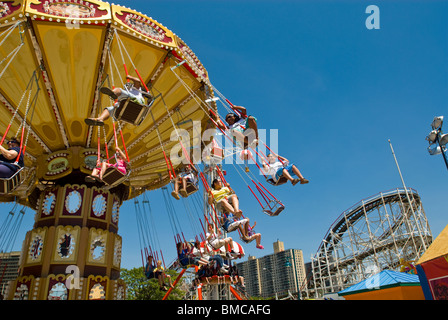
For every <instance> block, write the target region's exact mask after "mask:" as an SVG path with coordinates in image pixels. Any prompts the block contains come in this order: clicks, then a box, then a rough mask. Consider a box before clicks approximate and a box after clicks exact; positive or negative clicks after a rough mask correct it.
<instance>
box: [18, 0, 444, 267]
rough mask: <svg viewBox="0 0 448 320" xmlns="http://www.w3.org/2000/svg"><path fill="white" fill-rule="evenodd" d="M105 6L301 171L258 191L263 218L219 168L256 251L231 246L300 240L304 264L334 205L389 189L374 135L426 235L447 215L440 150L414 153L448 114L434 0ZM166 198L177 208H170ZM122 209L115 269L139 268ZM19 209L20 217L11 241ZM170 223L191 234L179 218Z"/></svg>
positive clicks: (165, 237)
mask: <svg viewBox="0 0 448 320" xmlns="http://www.w3.org/2000/svg"><path fill="white" fill-rule="evenodd" d="M116 3H119V4H121V5H124V6H127V7H131V8H133V9H136V10H137V11H140V12H142V13H144V14H146V15H148V16H150V17H152V18H154V19H155V20H157V21H159V22H161V23H162V24H163V25H165V26H166V27H167V28H169V29H170V30H172V31H173V32H174V33H176V34H177V35H179V36H180V37H181V38H182V39H183V40H184V41H185V42H186V43H187V44H188V45H189V46H190V48H191V49H192V50H193V52H195V54H196V55H197V56H198V58H199V59H200V61H201V62H202V63H203V64H204V66H205V68H206V69H207V71H208V73H209V77H210V79H211V82H212V84H213V85H214V86H215V87H216V88H217V89H218V90H219V91H220V92H221V93H223V94H224V95H225V96H226V97H227V98H229V99H230V100H231V101H232V102H234V103H235V104H238V105H243V106H245V107H246V108H247V109H248V110H249V113H251V114H254V115H255V116H256V117H257V118H258V123H259V127H260V128H263V129H278V130H279V152H280V154H281V155H283V156H285V157H287V158H288V159H290V160H291V161H292V162H294V163H296V164H297V165H298V167H299V168H300V170H301V171H302V173H303V174H304V175H305V176H306V177H307V178H308V179H309V180H310V183H309V184H308V185H296V186H295V187H292V186H291V185H287V186H286V185H285V186H281V187H277V188H276V189H272V188H271V189H270V190H273V191H274V193H275V195H276V196H277V197H278V198H279V199H280V200H282V201H283V202H284V203H285V205H286V207H287V208H286V209H285V211H284V212H283V213H282V214H281V215H280V216H278V217H268V216H266V215H265V214H263V213H262V212H261V210H260V207H259V205H258V203H257V202H256V200H255V198H254V197H253V196H252V195H251V193H250V191H249V190H248V188H247V186H246V184H245V182H244V181H243V180H242V179H241V178H240V177H239V175H238V174H237V173H236V172H235V170H234V168H233V166H228V167H226V169H227V172H228V176H227V177H228V180H229V182H230V183H231V184H232V186H233V187H234V189H235V190H236V192H237V193H238V195H239V197H240V201H241V208H242V209H243V210H244V213H245V215H246V216H248V217H250V218H251V220H252V221H254V220H256V221H257V228H256V229H257V231H258V232H260V233H262V243H263V245H264V246H265V250H258V249H255V245H254V244H253V243H252V244H248V245H246V244H244V248H245V250H246V255H249V254H250V255H255V256H257V257H261V256H263V255H266V254H271V253H272V252H273V248H272V243H273V242H275V241H276V240H277V239H279V240H280V241H283V242H284V244H285V247H286V248H294V249H302V250H303V253H304V258H305V262H308V261H310V256H311V255H314V254H315V252H316V251H317V248H318V246H319V244H320V242H321V240H322V238H323V237H324V235H325V234H326V232H327V230H328V228H329V227H330V225H331V224H332V223H333V222H334V221H335V219H336V218H337V217H338V216H339V215H340V214H341V213H342V212H343V211H344V210H345V209H347V208H349V207H350V206H352V205H353V204H355V203H357V202H358V201H360V200H362V199H363V198H366V197H369V196H371V195H374V194H377V193H379V192H381V191H387V190H390V189H394V188H399V187H402V183H401V180H400V176H399V174H398V171H397V168H396V165H395V161H394V159H393V156H392V153H391V150H390V146H389V143H388V139H390V140H391V142H392V144H393V147H394V151H395V154H396V156H397V158H398V162H399V165H400V169H401V171H402V173H403V176H404V180H405V183H406V185H407V186H408V187H412V188H414V189H416V190H417V191H418V192H419V194H420V196H421V198H422V201H423V207H424V210H425V212H426V215H427V217H428V220H429V224H430V227H431V231H432V233H433V236H434V237H436V236H437V235H438V234H439V233H440V231H441V230H442V229H443V228H444V227H445V226H446V225H447V224H448V215H447V209H446V204H445V202H446V192H447V187H448V170H447V169H446V167H445V164H444V162H443V159H442V157H441V155H439V156H430V155H429V154H428V152H427V150H426V148H427V146H428V143H427V141H426V140H425V137H426V135H427V134H428V133H429V131H430V130H431V128H430V123H431V121H432V119H433V118H434V117H435V116H439V115H444V116H445V117H446V119H447V122H448V108H447V102H448V24H447V23H446V12H448V2H447V1H390V0H388V1H371V2H366V1H320V0H313V1H282V0H275V1H274V0H272V1H260V0H258V1H248V0H240V1H229V0H226V1H224V0H223V1H221V0H219V1H216V0H214V1H167V0H164V1H137V0H129V1H125V0H121V1H116ZM370 4H374V5H377V6H378V7H379V9H380V29H379V30H368V29H367V28H366V26H365V20H366V19H367V17H368V14H366V13H365V10H366V7H367V6H368V5H370ZM224 112H225V111H224V110H220V113H224ZM445 127H446V132H448V123H446V124H445ZM252 169H255V167H254V166H252ZM148 197H149V199H150V201H151V205H152V209H153V214H155V215H156V217H157V219H158V225H159V226H160V228H159V229H158V238H159V240H160V242H161V243H162V249H163V252H164V256H165V260H166V261H171V260H172V259H173V258H174V256H175V246H174V240H173V234H172V231H171V227H170V223H169V220H168V218H167V214H166V209H165V206H164V202H163V198H162V195H161V193H160V191H153V192H149V193H148ZM175 204H176V208H177V209H178V211H177V214H178V216H179V217H180V218H182V217H185V216H186V214H185V210H184V206H183V205H182V203H181V202H180V201H179V202H176V203H175ZM133 208H134V204H133V201H128V202H127V203H125V204H124V205H123V206H122V208H121V211H120V225H119V227H120V230H119V234H120V235H121V236H122V237H123V241H124V246H123V258H122V266H123V267H125V268H130V267H134V266H140V265H141V263H140V261H141V260H140V253H139V242H138V236H137V235H138V233H137V225H136V221H135V213H134V210H133ZM28 211H29V210H28ZM29 212H30V211H29ZM32 218H33V217H32V215H31V214H29V213H27V221H25V222H24V224H23V226H22V230H21V231H22V232H21V235H19V237H18V240H17V245H16V246H17V249H20V247H21V241H22V239H23V236H24V233H25V232H26V231H27V230H29V229H31V228H32ZM183 231H184V233H185V236H186V238H193V237H194V234H193V233H192V232H191V228H190V224H189V222H188V221H187V222H185V229H183Z"/></svg>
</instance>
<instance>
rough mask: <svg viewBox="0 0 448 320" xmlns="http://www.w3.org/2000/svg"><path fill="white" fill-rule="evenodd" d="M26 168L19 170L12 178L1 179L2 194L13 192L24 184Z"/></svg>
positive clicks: (0, 190)
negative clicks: (23, 174)
mask: <svg viewBox="0 0 448 320" xmlns="http://www.w3.org/2000/svg"><path fill="white" fill-rule="evenodd" d="M23 168H24V167H21V168H19V170H17V171H16V172H15V173H14V174H13V175H12V176H11V177H9V178H2V179H0V194H7V193H11V192H13V191H14V190H15V189H17V187H19V186H20V185H21V183H22V171H23Z"/></svg>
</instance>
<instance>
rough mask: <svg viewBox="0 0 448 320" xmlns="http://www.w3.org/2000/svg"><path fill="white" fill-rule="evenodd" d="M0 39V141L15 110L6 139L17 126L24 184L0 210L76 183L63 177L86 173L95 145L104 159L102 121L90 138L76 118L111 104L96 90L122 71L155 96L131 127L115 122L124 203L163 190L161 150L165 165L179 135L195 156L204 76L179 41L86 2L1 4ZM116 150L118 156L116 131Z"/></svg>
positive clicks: (117, 9)
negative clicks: (122, 157) (125, 166)
mask: <svg viewBox="0 0 448 320" xmlns="http://www.w3.org/2000/svg"><path fill="white" fill-rule="evenodd" d="M0 34H1V37H0V41H3V39H5V40H4V43H3V44H2V45H1V47H0V61H4V62H3V63H2V64H0V75H1V77H0V115H1V117H0V135H4V133H5V132H6V129H7V127H8V124H9V123H10V122H11V120H12V119H13V114H14V113H15V111H16V110H17V116H16V117H15V118H14V120H13V121H12V123H11V128H10V130H9V132H8V134H7V137H6V138H7V139H9V138H10V137H12V136H13V135H19V136H20V135H21V134H20V132H21V131H20V130H19V129H20V126H21V125H22V124H23V120H24V119H25V121H26V123H27V125H29V126H30V134H29V136H28V140H27V141H26V156H25V164H26V168H27V175H26V182H25V183H24V184H23V185H22V186H21V187H20V188H19V189H17V191H16V192H15V193H14V194H7V195H0V201H13V200H16V198H15V197H18V198H19V199H20V201H21V202H23V203H27V201H28V200H27V199H28V197H29V196H30V195H32V194H33V192H38V191H37V190H39V189H42V187H44V186H45V185H46V184H48V183H54V182H56V181H61V179H70V182H71V183H74V182H75V183H76V182H77V180H76V179H77V177H78V176H80V175H75V176H74V175H73V174H72V173H74V172H81V173H84V174H89V173H90V172H91V171H92V169H93V166H94V165H95V162H96V156H97V150H98V138H100V142H99V144H100V149H101V153H102V158H105V157H106V148H105V145H106V144H107V146H108V153H109V157H110V156H111V155H112V154H113V152H114V149H115V148H114V146H115V141H116V140H115V139H114V130H113V126H112V121H111V120H110V119H109V120H107V121H106V122H105V126H104V127H103V128H104V129H103V128H99V129H98V127H89V126H87V125H86V124H85V123H84V119H85V118H87V117H92V116H96V115H98V114H99V113H100V112H101V111H102V110H103V109H104V108H106V107H108V106H109V105H111V100H110V98H109V97H108V96H105V95H103V94H100V92H99V89H100V87H101V86H113V87H121V86H123V85H124V83H125V82H126V80H125V78H126V69H127V71H128V74H129V75H131V76H134V77H138V76H140V77H141V79H142V80H143V82H144V83H145V84H146V86H147V88H148V89H149V90H150V92H151V93H152V94H153V96H155V97H156V100H155V102H154V105H153V106H152V109H151V114H149V115H148V116H146V118H145V119H144V120H143V122H142V123H141V124H140V125H138V126H134V125H132V124H128V123H123V122H120V124H118V123H117V130H118V128H119V127H120V126H121V127H122V133H123V139H124V141H125V146H126V151H127V152H128V155H129V160H130V165H131V167H132V171H131V175H130V177H129V180H128V181H127V182H126V184H127V185H128V187H129V196H128V197H129V198H131V197H133V196H136V195H138V194H140V193H141V192H143V191H144V190H145V189H155V188H159V187H161V186H163V185H166V184H167V183H169V179H170V177H169V174H168V168H167V163H166V161H165V158H164V155H163V152H162V151H166V155H167V157H169V156H170V152H171V150H174V151H176V150H178V149H179V141H178V137H179V131H178V130H179V129H184V130H187V132H188V133H189V135H190V140H189V142H190V148H189V149H188V150H191V146H192V145H193V144H195V146H197V147H199V148H200V147H201V145H200V143H199V142H200V137H201V133H202V132H203V130H204V129H205V127H206V125H207V121H208V119H209V118H208V115H207V112H208V111H207V105H206V104H205V106H204V104H202V101H204V100H206V99H207V98H210V97H211V96H212V95H213V92H212V91H211V89H210V87H211V86H209V80H208V75H207V72H206V70H205V68H204V67H203V66H202V64H201V63H200V61H199V60H198V58H197V57H196V55H195V54H194V53H193V52H192V51H191V50H190V48H189V47H188V46H187V45H186V44H185V42H184V41H182V40H181V39H180V38H179V37H178V36H177V35H175V34H174V33H173V32H171V31H170V30H169V29H167V28H166V27H165V26H163V25H162V24H160V23H159V22H157V21H155V20H154V19H152V18H150V17H148V16H145V15H143V14H141V13H139V12H136V11H134V10H132V9H128V8H124V7H121V6H117V5H110V4H109V3H105V2H100V1H95V0H89V1H83V0H79V1H78V0H63V1H60V0H52V1H39V0H28V1H25V0H24V1H22V0H6V1H2V2H1V5H0ZM182 62H184V63H182ZM2 71H4V72H3V74H2ZM33 74H35V75H36V78H37V81H34V82H35V83H33V85H34V86H33V89H32V90H34V91H32V90H31V89H30V90H29V91H30V95H31V96H33V95H34V93H35V92H37V88H39V89H40V91H39V93H38V95H37V100H36V103H35V107H33V106H31V105H30V106H29V108H28V111H29V112H27V101H28V91H27V85H28V84H29V83H30V79H32V77H33ZM31 82H33V81H31ZM25 93H26V94H25ZM23 97H25V98H23ZM20 101H22V103H21V104H20ZM31 117H32V118H31ZM174 127H176V128H177V130H175V129H174ZM25 132H26V131H25ZM25 134H26V133H25ZM194 137H196V138H197V139H195V140H194V139H193V138H194ZM198 137H199V138H198ZM117 141H118V145H119V147H120V148H121V149H122V150H124V145H123V144H122V140H121V134H120V133H119V131H117ZM24 143H25V141H24ZM187 147H188V145H187ZM176 152H177V153H179V152H178V151H176ZM174 166H175V167H179V164H174ZM82 176H83V175H82ZM62 181H63V180H62Z"/></svg>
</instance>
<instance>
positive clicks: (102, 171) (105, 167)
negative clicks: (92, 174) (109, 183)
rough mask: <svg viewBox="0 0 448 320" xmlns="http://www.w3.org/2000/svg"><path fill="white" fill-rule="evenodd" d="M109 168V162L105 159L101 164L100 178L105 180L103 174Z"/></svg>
mask: <svg viewBox="0 0 448 320" xmlns="http://www.w3.org/2000/svg"><path fill="white" fill-rule="evenodd" d="M106 169H107V162H106V161H103V163H102V164H101V171H100V179H101V180H103V174H104V172H106Z"/></svg>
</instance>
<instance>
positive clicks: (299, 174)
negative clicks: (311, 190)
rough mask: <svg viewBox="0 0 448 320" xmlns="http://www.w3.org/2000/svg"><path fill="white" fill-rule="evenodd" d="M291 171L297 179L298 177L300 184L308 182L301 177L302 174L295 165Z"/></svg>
mask: <svg viewBox="0 0 448 320" xmlns="http://www.w3.org/2000/svg"><path fill="white" fill-rule="evenodd" d="M292 171H293V172H294V173H295V175H296V176H297V177H299V180H300V183H301V184H305V183H308V182H309V181H308V180H307V179H305V178H304V177H303V175H302V173H301V172H300V171H299V169H298V168H297V167H296V166H295V165H293V166H292Z"/></svg>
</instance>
